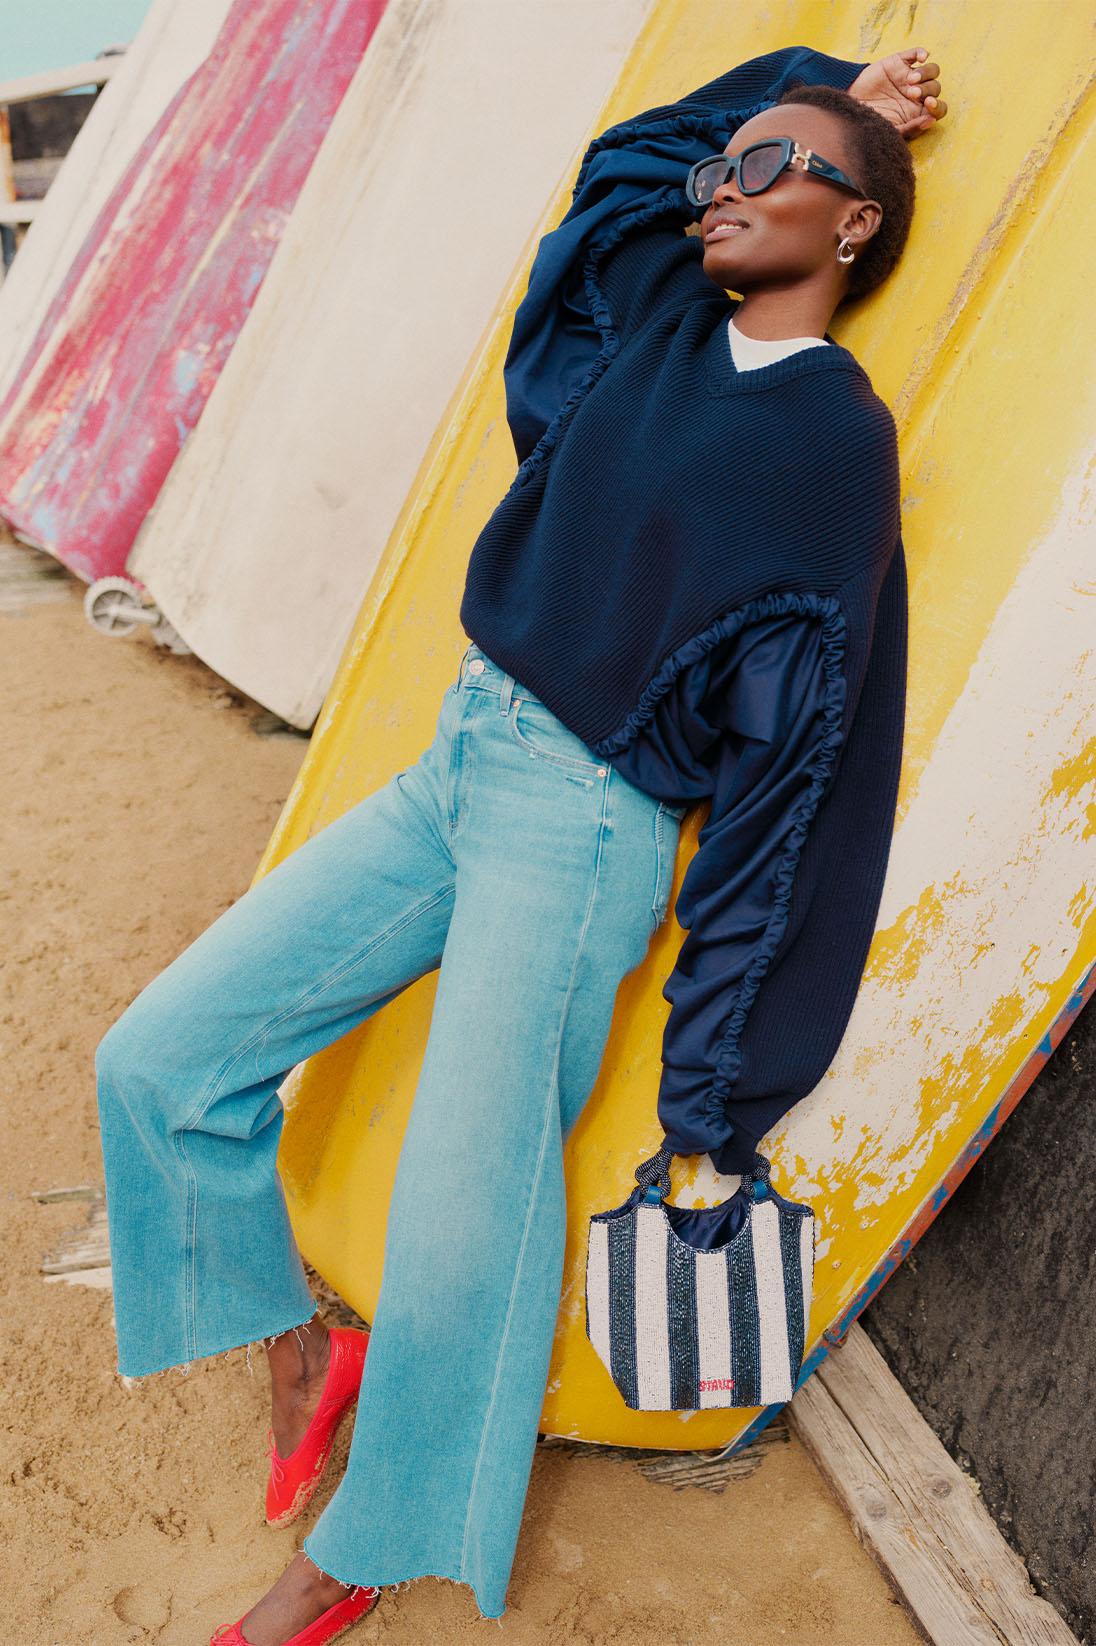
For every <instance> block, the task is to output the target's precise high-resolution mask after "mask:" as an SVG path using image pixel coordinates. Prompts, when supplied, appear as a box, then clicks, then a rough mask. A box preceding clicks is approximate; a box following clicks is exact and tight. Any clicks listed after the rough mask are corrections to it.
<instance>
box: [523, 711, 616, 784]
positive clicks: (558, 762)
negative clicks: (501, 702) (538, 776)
mask: <svg viewBox="0 0 1096 1646" xmlns="http://www.w3.org/2000/svg"><path fill="white" fill-rule="evenodd" d="M509 726H510V735H511V737H512V738H513V739H514V742H515V743H516V744H517V746H518V748H519V749H521V750H523V752H524V753H526V754H528V755H530V756H531V757H532V758H534V759H536V760H546V761H548V762H549V763H550V764H551V765H553V766H558V767H560V769H561V770H563V771H565V772H568V773H570V774H571V775H572V776H574V777H586V778H591V779H592V778H595V777H605V776H606V775H607V773H608V767H607V766H606V765H605V764H604V763H603V762H601V761H600V760H599V759H598V757H597V755H596V754H595V753H594V751H593V749H591V748H588V747H587V745H586V744H585V743H584V742H583V741H582V739H581V738H580V737H576V736H575V734H574V732H569V731H568V730H567V727H566V726H565V725H564V724H563V722H562V721H560V720H557V719H556V717H555V715H554V714H553V713H552V712H551V710H550V709H546V708H545V707H544V704H543V703H539V702H538V701H537V700H536V698H528V697H515V698H514V701H513V703H512V704H511V705H510V716H509Z"/></svg>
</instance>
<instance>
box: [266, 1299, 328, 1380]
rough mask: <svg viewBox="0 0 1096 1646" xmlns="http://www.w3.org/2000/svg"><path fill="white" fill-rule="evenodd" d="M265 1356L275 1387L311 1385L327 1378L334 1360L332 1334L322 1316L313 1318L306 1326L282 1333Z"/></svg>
mask: <svg viewBox="0 0 1096 1646" xmlns="http://www.w3.org/2000/svg"><path fill="white" fill-rule="evenodd" d="M266 1357H267V1360H268V1361H269V1363H270V1376H271V1381H272V1383H273V1384H274V1386H275V1387H280V1388H285V1387H289V1386H291V1385H294V1384H302V1383H309V1382H311V1381H312V1379H313V1378H316V1377H320V1376H326V1373H327V1366H328V1362H329V1361H330V1358H331V1339H330V1333H329V1332H328V1330H327V1327H326V1326H325V1325H324V1323H323V1321H322V1320H321V1319H320V1317H319V1315H318V1314H316V1315H313V1316H312V1319H311V1320H308V1321H306V1322H305V1324H304V1325H303V1326H295V1327H294V1328H293V1329H292V1330H291V1331H288V1332H282V1333H280V1334H279V1336H278V1337H276V1338H275V1339H274V1341H273V1342H272V1343H268V1344H267V1345H266Z"/></svg>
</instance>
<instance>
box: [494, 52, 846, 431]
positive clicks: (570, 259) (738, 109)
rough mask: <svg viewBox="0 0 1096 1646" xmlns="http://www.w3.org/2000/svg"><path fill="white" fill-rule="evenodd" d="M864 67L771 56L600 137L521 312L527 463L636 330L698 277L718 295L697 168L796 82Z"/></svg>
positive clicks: (517, 392) (517, 422)
mask: <svg viewBox="0 0 1096 1646" xmlns="http://www.w3.org/2000/svg"><path fill="white" fill-rule="evenodd" d="M862 68H863V65H862V64H859V63H848V62H844V61H843V60H841V59H840V58H836V57H828V56H826V55H825V53H823V52H815V51H811V50H810V49H809V48H808V47H801V46H795V47H789V48H788V49H786V50H784V51H774V52H769V53H767V54H766V55H765V56H763V57H755V58H753V59H751V61H749V62H748V63H743V64H742V65H740V67H738V68H736V69H732V70H731V72H730V73H729V74H724V75H721V76H720V78H719V79H718V80H712V81H710V82H709V83H708V84H707V85H705V86H701V87H700V88H699V89H698V90H697V91H694V92H690V93H689V94H688V96H686V97H683V98H681V100H680V101H679V102H677V103H669V104H664V105H661V106H660V107H658V108H654V109H648V110H647V111H646V112H645V113H643V114H640V115H637V116H636V117H635V118H634V119H632V120H627V121H624V122H622V123H621V124H619V125H616V126H611V127H610V128H609V130H608V131H605V132H603V133H602V134H601V136H600V137H598V138H596V139H595V140H594V142H593V143H591V145H590V147H589V149H588V150H587V152H586V156H585V158H584V160H583V163H582V168H581V170H580V172H579V176H578V181H577V183H576V185H575V191H574V196H573V200H572V204H571V208H570V210H569V211H568V213H567V215H566V217H564V219H563V221H562V222H561V223H560V225H559V227H558V228H556V229H555V230H553V231H552V233H551V234H547V235H545V236H544V238H543V240H542V241H541V243H540V247H539V249H538V251H537V256H536V260H535V262H534V264H533V269H532V273H531V275H530V279H529V289H528V292H527V293H526V296H525V298H524V300H523V302H522V304H521V306H520V307H519V309H518V312H517V315H516V316H515V320H514V333H513V338H512V340H511V344H510V351H509V354H508V356H507V361H506V403H507V416H508V419H509V422H510V429H511V432H512V434H513V437H514V445H515V447H516V449H517V454H518V458H519V460H520V461H524V460H525V459H526V458H527V457H528V456H529V454H530V452H532V450H533V448H534V447H535V446H536V443H537V441H538V440H539V439H540V438H541V436H542V435H543V434H544V432H545V430H546V429H547V428H548V426H549V425H550V424H551V422H552V421H553V419H554V418H555V417H556V416H557V414H558V413H559V411H560V409H561V408H562V407H563V406H564V405H565V403H566V401H567V399H568V396H569V395H571V394H572V393H573V392H574V391H575V390H576V389H578V388H579V387H580V386H581V385H582V383H583V382H584V380H585V379H586V377H587V375H588V374H589V373H590V372H591V371H596V370H598V369H601V368H603V366H604V364H605V363H606V362H607V360H608V359H609V358H611V357H612V355H613V353H615V352H616V350H617V348H619V345H620V339H621V336H622V335H624V334H625V333H626V332H627V330H628V329H629V328H631V327H634V326H635V325H637V324H640V323H642V320H643V319H644V318H646V317H647V316H648V315H649V314H650V313H652V312H654V310H655V309H656V308H657V307H658V306H659V305H661V304H667V303H672V302H675V301H679V300H680V299H681V296H682V295H683V292H684V291H685V288H686V287H687V286H688V284H689V283H690V282H692V284H693V285H694V287H695V289H696V290H698V291H700V292H704V293H706V294H708V295H711V292H712V290H713V288H712V287H711V283H710V282H705V281H704V276H703V275H702V274H701V273H700V270H699V260H698V257H697V251H698V248H697V247H696V246H694V245H692V243H691V242H690V241H687V240H686V239H685V236H684V234H683V232H682V231H683V230H684V228H685V226H686V225H687V224H688V223H689V222H691V221H692V216H693V213H692V211H691V209H690V207H689V205H688V202H687V200H686V198H685V178H686V175H687V173H688V170H689V167H690V166H691V165H693V164H694V162H695V161H697V160H699V159H702V158H703V157H704V155H706V154H711V153H712V152H713V150H716V151H717V150H719V149H722V148H723V147H724V146H725V145H726V144H727V143H728V142H729V140H730V138H731V137H732V136H733V134H734V133H735V132H736V131H737V130H738V128H739V126H740V125H742V124H743V122H744V121H746V120H748V119H749V118H750V117H751V116H752V115H754V114H757V113H758V112H759V111H760V110H761V109H764V108H769V107H770V106H771V105H772V104H773V103H775V102H776V101H777V100H778V99H779V97H780V96H781V94H782V92H784V91H785V90H786V89H787V88H788V87H789V86H791V85H795V84H797V83H805V84H809V85H832V86H839V87H841V88H842V89H845V88H847V87H849V86H850V85H852V84H853V83H854V82H855V81H856V79H857V78H858V76H859V75H860V74H861V71H862ZM683 282H684V285H683ZM698 282H700V283H702V284H697V283H698Z"/></svg>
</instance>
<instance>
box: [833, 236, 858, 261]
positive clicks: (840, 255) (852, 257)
mask: <svg viewBox="0 0 1096 1646" xmlns="http://www.w3.org/2000/svg"><path fill="white" fill-rule="evenodd" d="M846 252H848V256H847V257H846V256H845V253H846ZM837 261H838V262H839V263H845V264H849V263H854V262H855V261H856V253H855V252H854V251H853V249H852V241H851V240H850V239H848V237H847V236H846V238H845V239H844V240H842V242H841V244H840V245H839V246H838V248H837Z"/></svg>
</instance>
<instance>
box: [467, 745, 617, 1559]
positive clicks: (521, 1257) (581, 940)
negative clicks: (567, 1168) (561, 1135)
mask: <svg viewBox="0 0 1096 1646" xmlns="http://www.w3.org/2000/svg"><path fill="white" fill-rule="evenodd" d="M609 782H610V777H609V774H608V773H606V776H605V784H604V788H603V789H602V799H601V818H600V820H599V822H598V835H597V853H596V855H595V858H594V872H593V875H592V877H591V882H590V895H589V897H588V898H587V899H586V912H585V914H584V916H583V921H582V930H581V931H580V933H579V936H578V942H577V943H576V944H575V958H574V960H573V962H572V964H571V976H570V978H569V980H568V984H567V994H566V997H565V998H564V1002H563V1009H562V1011H561V1012H560V1017H559V1032H558V1034H557V1036H556V1052H555V1057H554V1059H553V1062H552V1080H551V1083H550V1087H549V1090H550V1091H551V1090H554V1091H555V1092H556V1108H557V1111H558V1108H559V1059H560V1051H561V1049H562V1046H563V1033H564V1029H565V1028H566V1025H567V1014H568V1012H569V1011H570V1007H571V1001H572V999H573V998H574V993H575V981H576V978H577V976H578V965H579V960H580V959H581V957H582V951H583V945H584V944H585V942H586V934H587V932H588V931H589V930H590V921H591V919H592V917H593V912H594V904H595V903H596V901H597V887H598V879H599V876H600V874H601V861H602V856H603V854H604V850H605V830H606V827H607V824H608V817H607V811H608V804H609ZM551 1118H552V1106H551V1103H550V1102H549V1103H548V1104H547V1106H546V1108H545V1114H544V1126H543V1129H542V1131H541V1139H540V1152H539V1154H538V1156H537V1164H536V1170H535V1171H534V1173H533V1180H532V1182H531V1184H530V1185H529V1195H528V1199H527V1201H526V1206H525V1227H524V1228H523V1230H522V1235H521V1246H520V1248H519V1250H518V1260H517V1263H516V1264H515V1265H514V1279H513V1283H512V1284H511V1287H510V1301H509V1303H508V1305H507V1309H506V1319H505V1321H504V1322H503V1327H502V1333H501V1335H500V1338H499V1346H498V1350H497V1353H496V1356H495V1380H494V1382H493V1383H492V1385H491V1397H490V1399H489V1401H488V1403H487V1415H486V1416H485V1418H484V1420H483V1427H482V1429H481V1430H480V1445H479V1451H478V1453H477V1455H476V1467H475V1469H474V1470H473V1473H472V1484H471V1486H470V1487H469V1490H468V1505H467V1508H466V1509H465V1515H464V1541H463V1543H462V1545H461V1554H460V1569H461V1581H462V1582H468V1581H469V1579H468V1578H467V1577H466V1576H465V1572H466V1565H465V1562H466V1559H467V1555H468V1534H469V1531H470V1530H471V1518H472V1506H473V1504H474V1502H475V1497H476V1488H477V1486H478V1484H479V1477H480V1471H481V1469H482V1467H483V1454H484V1449H485V1446H486V1440H487V1432H488V1430H489V1428H490V1426H491V1419H492V1417H493V1416H494V1411H495V1403H496V1400H497V1398H498V1391H499V1378H500V1376H501V1366H502V1357H503V1354H504V1352H505V1349H506V1343H507V1339H508V1337H509V1335H510V1326H511V1323H512V1321H513V1318H514V1302H515V1299H516V1297H517V1293H518V1282H519V1278H520V1275H521V1268H522V1264H523V1263H524V1261H525V1251H526V1247H527V1246H528V1244H529V1235H530V1229H531V1224H532V1209H533V1202H534V1200H535V1199H536V1192H537V1188H538V1187H539V1184H540V1179H541V1176H542V1174H543V1171H544V1158H545V1154H546V1152H547V1148H548V1134H549V1131H550V1129H551ZM561 1147H562V1144H561ZM565 1192H566V1190H565Z"/></svg>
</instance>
